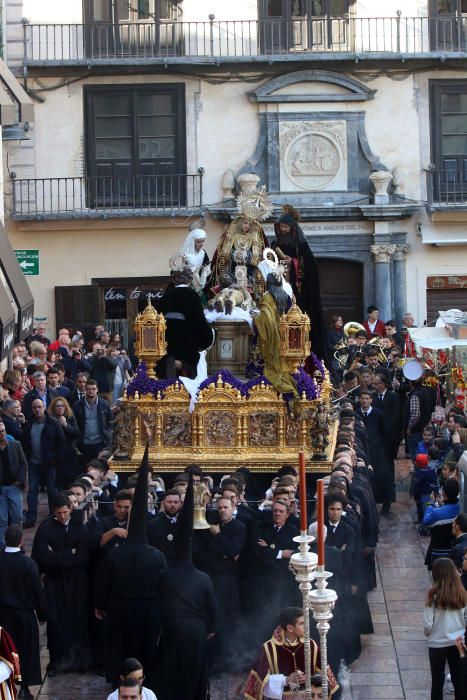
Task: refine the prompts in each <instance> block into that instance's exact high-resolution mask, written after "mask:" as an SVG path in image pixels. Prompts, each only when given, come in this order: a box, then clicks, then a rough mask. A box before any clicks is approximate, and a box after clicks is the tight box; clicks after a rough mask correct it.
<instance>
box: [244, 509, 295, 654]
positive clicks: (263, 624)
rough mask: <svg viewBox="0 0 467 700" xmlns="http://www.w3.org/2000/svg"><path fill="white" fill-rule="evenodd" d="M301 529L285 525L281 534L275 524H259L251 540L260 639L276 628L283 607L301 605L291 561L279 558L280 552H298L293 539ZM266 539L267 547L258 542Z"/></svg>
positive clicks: (253, 585)
mask: <svg viewBox="0 0 467 700" xmlns="http://www.w3.org/2000/svg"><path fill="white" fill-rule="evenodd" d="M299 534H300V533H299V529H298V527H296V526H294V525H292V524H291V523H289V522H286V523H285V525H284V526H283V527H282V528H281V529H280V531H279V532H276V531H275V528H274V525H273V523H272V522H264V521H258V522H257V523H256V525H255V527H254V528H253V532H252V535H251V541H250V547H251V549H250V556H251V571H250V578H251V583H252V592H253V595H254V604H255V607H254V609H255V613H256V621H255V622H256V631H257V635H258V638H260V639H261V640H263V641H264V640H265V639H268V636H270V634H271V632H272V629H273V627H274V622H275V616H276V615H277V611H278V610H280V609H281V608H284V607H287V606H290V605H299V604H300V596H299V590H298V587H297V584H296V582H295V578H294V576H293V574H292V573H291V571H289V563H290V559H285V558H280V559H279V558H278V553H279V551H281V550H285V549H292V550H293V551H297V545H296V543H295V542H294V541H293V538H294V537H296V536H297V535H299ZM260 539H261V540H264V541H265V542H266V543H267V545H266V546H265V547H264V546H262V545H260V544H259V543H258V540H260Z"/></svg>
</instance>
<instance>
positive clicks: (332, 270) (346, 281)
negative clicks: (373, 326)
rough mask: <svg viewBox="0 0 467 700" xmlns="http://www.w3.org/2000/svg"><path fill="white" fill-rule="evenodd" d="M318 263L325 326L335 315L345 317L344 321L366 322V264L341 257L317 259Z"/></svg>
mask: <svg viewBox="0 0 467 700" xmlns="http://www.w3.org/2000/svg"><path fill="white" fill-rule="evenodd" d="M316 263H317V266H318V272H319V286H320V289H321V303H322V305H323V315H324V322H325V325H326V326H327V327H328V328H329V327H330V326H331V318H332V316H333V315H334V314H337V315H339V316H342V318H343V320H344V323H347V322H348V321H358V323H362V319H363V318H364V315H363V264H362V263H359V262H355V261H353V260H341V259H339V258H317V259H316ZM311 322H312V323H313V319H311Z"/></svg>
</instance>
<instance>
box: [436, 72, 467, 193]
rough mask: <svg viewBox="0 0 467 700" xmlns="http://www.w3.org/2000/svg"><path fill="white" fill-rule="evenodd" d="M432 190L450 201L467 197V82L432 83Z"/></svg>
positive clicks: (446, 81)
mask: <svg viewBox="0 0 467 700" xmlns="http://www.w3.org/2000/svg"><path fill="white" fill-rule="evenodd" d="M430 97H431V101H430V108H431V141H432V159H433V164H434V174H433V175H434V177H433V188H434V190H435V191H436V193H437V194H438V195H439V196H441V197H442V198H443V199H447V201H450V200H452V201H453V202H456V201H462V200H465V199H466V197H467V80H466V81H451V80H440V81H435V80H433V81H431V85H430Z"/></svg>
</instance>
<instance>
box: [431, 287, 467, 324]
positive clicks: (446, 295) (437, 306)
mask: <svg viewBox="0 0 467 700" xmlns="http://www.w3.org/2000/svg"><path fill="white" fill-rule="evenodd" d="M449 309H460V310H461V311H463V310H465V309H467V289H461V288H459V289H427V290H426V313H427V323H428V324H431V323H433V322H435V321H436V320H437V318H438V311H448V310H449Z"/></svg>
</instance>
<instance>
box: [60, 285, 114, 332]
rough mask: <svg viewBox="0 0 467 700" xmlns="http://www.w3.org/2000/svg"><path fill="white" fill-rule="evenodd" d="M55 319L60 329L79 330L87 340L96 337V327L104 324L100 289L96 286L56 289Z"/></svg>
mask: <svg viewBox="0 0 467 700" xmlns="http://www.w3.org/2000/svg"><path fill="white" fill-rule="evenodd" d="M55 317H56V324H57V332H58V330H59V329H60V328H72V329H78V330H80V331H82V332H83V335H84V337H85V338H91V337H93V336H94V326H96V325H97V324H99V323H103V322H104V310H103V306H102V304H101V302H100V295H99V287H98V286H97V285H94V284H86V285H79V286H75V287H71V286H70V287H55Z"/></svg>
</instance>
